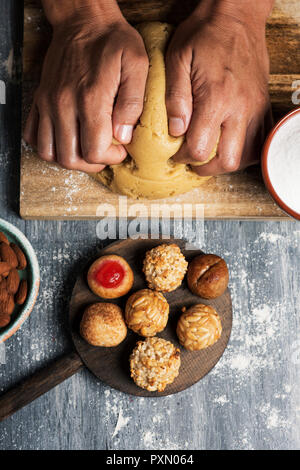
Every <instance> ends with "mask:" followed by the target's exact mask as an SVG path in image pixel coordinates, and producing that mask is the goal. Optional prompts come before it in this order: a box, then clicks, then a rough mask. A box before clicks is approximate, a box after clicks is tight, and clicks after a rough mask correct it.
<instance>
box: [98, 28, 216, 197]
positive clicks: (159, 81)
mask: <svg viewBox="0 0 300 470" xmlns="http://www.w3.org/2000/svg"><path fill="white" fill-rule="evenodd" d="M137 29H138V31H139V32H140V34H141V36H142V37H143V39H144V42H145V46H146V50H147V53H148V56H149V62H150V67H149V74H148V79H147V84H146V92H145V102H144V109H143V113H142V115H141V117H140V121H139V123H138V125H137V126H136V128H135V130H134V132H133V139H132V141H131V143H130V144H129V145H126V150H127V151H128V154H129V155H128V157H127V158H126V159H125V160H124V162H122V163H121V164H120V165H113V166H111V167H106V168H105V169H104V170H103V171H102V172H100V173H97V174H93V175H92V176H93V177H95V178H96V179H97V180H99V181H100V182H101V183H103V184H105V185H106V186H108V187H109V188H110V189H111V190H112V191H114V192H116V193H120V194H124V195H126V196H129V197H131V198H134V199H139V198H148V199H159V198H165V197H169V196H174V195H176V194H182V193H185V192H187V191H190V190H191V189H193V188H195V187H198V186H200V185H201V184H203V183H204V182H205V181H207V180H208V179H209V178H210V177H200V176H197V175H196V174H195V173H194V172H193V171H192V170H191V168H190V166H189V165H185V164H178V163H175V162H173V160H172V159H171V157H172V156H173V155H174V154H175V153H176V152H177V151H178V150H179V149H180V147H181V145H182V143H183V141H184V137H180V138H174V137H171V136H170V135H169V133H168V118H167V110H166V105H165V88H166V74H165V62H164V54H165V49H166V45H167V42H168V39H169V37H170V35H171V32H172V29H173V28H172V26H171V25H168V24H166V23H158V22H153V23H142V24H141V25H139V26H138V28H137ZM215 154H216V148H215V149H214V151H213V152H212V154H211V157H210V159H209V160H211V159H212V158H213V157H214V156H215Z"/></svg>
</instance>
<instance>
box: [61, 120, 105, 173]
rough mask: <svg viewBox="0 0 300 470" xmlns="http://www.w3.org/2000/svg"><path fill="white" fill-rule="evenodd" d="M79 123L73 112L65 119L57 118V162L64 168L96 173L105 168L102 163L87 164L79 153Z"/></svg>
mask: <svg viewBox="0 0 300 470" xmlns="http://www.w3.org/2000/svg"><path fill="white" fill-rule="evenodd" d="M79 140H80V139H79V124H78V122H77V120H76V116H75V114H73V115H68V117H67V119H65V118H57V119H56V126H55V143H56V155H57V162H58V163H59V164H60V165H61V166H62V167H63V168H65V169H68V170H79V171H84V172H86V173H97V172H99V171H102V170H103V168H105V165H103V164H89V163H87V162H86V161H85V160H84V159H83V158H81V155H80V141H79Z"/></svg>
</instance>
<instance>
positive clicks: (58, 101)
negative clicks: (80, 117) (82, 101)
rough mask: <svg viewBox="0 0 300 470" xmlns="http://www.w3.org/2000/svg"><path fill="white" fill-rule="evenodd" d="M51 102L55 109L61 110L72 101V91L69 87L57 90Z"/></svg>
mask: <svg viewBox="0 0 300 470" xmlns="http://www.w3.org/2000/svg"><path fill="white" fill-rule="evenodd" d="M50 101H51V104H52V107H53V109H54V110H55V111H58V112H61V111H63V110H65V109H66V107H68V106H69V105H70V104H71V102H72V93H71V91H70V90H68V89H67V88H64V89H60V90H56V91H55V92H53V93H52V95H51V99H50Z"/></svg>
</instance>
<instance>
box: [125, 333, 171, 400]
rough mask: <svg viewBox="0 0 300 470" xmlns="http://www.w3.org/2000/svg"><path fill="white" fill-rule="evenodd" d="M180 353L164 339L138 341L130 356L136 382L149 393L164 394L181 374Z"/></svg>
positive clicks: (155, 338)
mask: <svg viewBox="0 0 300 470" xmlns="http://www.w3.org/2000/svg"><path fill="white" fill-rule="evenodd" d="M179 367H180V351H179V349H178V348H175V346H174V345H173V344H172V343H171V342H170V341H166V340H165V339H162V338H157V337H154V338H147V339H146V340H145V341H138V342H137V345H136V347H135V348H134V350H133V352H132V354H131V356H130V372H131V377H132V378H133V380H134V382H135V383H136V384H137V385H138V386H139V387H141V388H144V389H146V390H148V391H149V392H155V391H156V390H157V391H158V392H163V391H164V389H165V388H166V386H167V385H168V384H171V383H172V382H174V379H175V378H176V377H177V376H178V374H179Z"/></svg>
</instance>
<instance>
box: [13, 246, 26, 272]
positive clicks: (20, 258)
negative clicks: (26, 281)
mask: <svg viewBox="0 0 300 470" xmlns="http://www.w3.org/2000/svg"><path fill="white" fill-rule="evenodd" d="M10 246H11V248H12V249H13V251H14V252H15V255H16V257H17V259H18V269H19V270H20V271H23V269H25V268H26V266H27V260H26V256H25V255H24V253H23V251H22V250H21V248H20V247H19V246H18V245H16V244H15V243H11V244H10Z"/></svg>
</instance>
